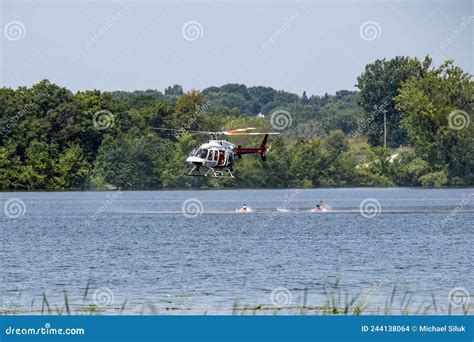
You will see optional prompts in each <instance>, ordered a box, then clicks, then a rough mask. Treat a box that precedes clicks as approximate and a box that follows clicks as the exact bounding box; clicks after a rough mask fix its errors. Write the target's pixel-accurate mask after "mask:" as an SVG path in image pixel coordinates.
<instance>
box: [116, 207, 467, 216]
mask: <svg viewBox="0 0 474 342" xmlns="http://www.w3.org/2000/svg"><path fill="white" fill-rule="evenodd" d="M454 209H455V208H387V209H382V210H381V211H380V214H423V213H445V214H449V213H451V212H452V211H453V210H454ZM110 212H111V213H127V214H156V215H178V214H179V215H182V214H183V212H182V211H181V210H114V211H110ZM360 212H361V211H360V210H359V208H341V209H331V210H327V211H322V212H317V211H314V210H313V209H310V208H290V209H280V208H262V209H255V208H253V209H252V211H246V212H239V211H236V209H232V210H226V209H223V210H204V211H203V212H202V213H200V215H216V214H217V215H219V214H221V215H223V214H225V215H230V214H233V215H253V214H272V213H278V214H284V215H292V214H313V215H332V214H360ZM456 213H457V214H469V213H474V208H472V209H470V208H466V209H463V210H458V211H457V212H456Z"/></svg>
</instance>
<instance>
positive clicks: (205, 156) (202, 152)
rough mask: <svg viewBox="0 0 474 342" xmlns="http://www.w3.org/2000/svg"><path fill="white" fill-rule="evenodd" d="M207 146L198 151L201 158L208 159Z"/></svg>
mask: <svg viewBox="0 0 474 342" xmlns="http://www.w3.org/2000/svg"><path fill="white" fill-rule="evenodd" d="M207 152H208V151H207V148H200V149H199V151H198V153H197V155H196V156H197V157H199V158H202V159H206V158H207Z"/></svg>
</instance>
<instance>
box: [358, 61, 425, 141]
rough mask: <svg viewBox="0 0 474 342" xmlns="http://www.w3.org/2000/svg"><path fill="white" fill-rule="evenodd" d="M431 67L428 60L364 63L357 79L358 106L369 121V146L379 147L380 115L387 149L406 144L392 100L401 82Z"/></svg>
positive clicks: (367, 131) (381, 133) (419, 74)
mask: <svg viewBox="0 0 474 342" xmlns="http://www.w3.org/2000/svg"><path fill="white" fill-rule="evenodd" d="M430 65H431V58H429V57H426V58H425V60H424V61H423V63H421V62H420V61H419V60H418V59H417V58H410V57H401V56H397V57H395V58H392V59H390V60H386V59H382V60H380V59H378V60H376V61H375V62H374V63H371V64H368V65H366V67H365V70H364V72H363V73H362V74H361V75H360V76H358V77H357V87H358V88H359V90H360V91H359V97H358V103H359V105H360V106H361V107H362V109H363V110H364V114H365V120H370V122H371V123H370V125H367V128H366V133H367V136H368V138H369V143H370V144H371V145H372V146H382V145H383V141H384V139H383V137H384V134H383V132H384V115H385V116H386V119H387V146H388V147H398V146H400V145H405V144H406V143H407V137H406V132H405V129H404V128H403V127H401V126H400V111H399V110H398V109H397V108H395V101H394V97H395V96H397V95H398V92H399V89H400V87H401V85H402V84H403V82H405V81H407V80H408V79H410V78H411V77H420V76H421V75H423V73H424V72H425V71H426V70H427V69H428V67H429V66H430Z"/></svg>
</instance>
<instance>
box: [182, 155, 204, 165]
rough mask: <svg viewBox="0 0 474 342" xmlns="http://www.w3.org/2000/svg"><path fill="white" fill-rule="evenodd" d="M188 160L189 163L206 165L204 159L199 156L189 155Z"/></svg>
mask: <svg viewBox="0 0 474 342" xmlns="http://www.w3.org/2000/svg"><path fill="white" fill-rule="evenodd" d="M186 162H187V163H189V164H194V165H204V163H203V162H204V159H202V158H199V157H194V156H193V157H188V158H187V159H186Z"/></svg>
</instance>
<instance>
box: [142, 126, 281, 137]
mask: <svg viewBox="0 0 474 342" xmlns="http://www.w3.org/2000/svg"><path fill="white" fill-rule="evenodd" d="M150 129H153V130H159V131H173V132H184V133H198V134H207V135H221V134H222V135H238V136H247V135H266V134H268V135H276V134H280V133H278V132H247V131H250V130H254V129H256V128H254V127H247V128H238V129H234V130H230V131H223V132H207V131H188V130H186V129H175V128H161V127H150Z"/></svg>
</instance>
